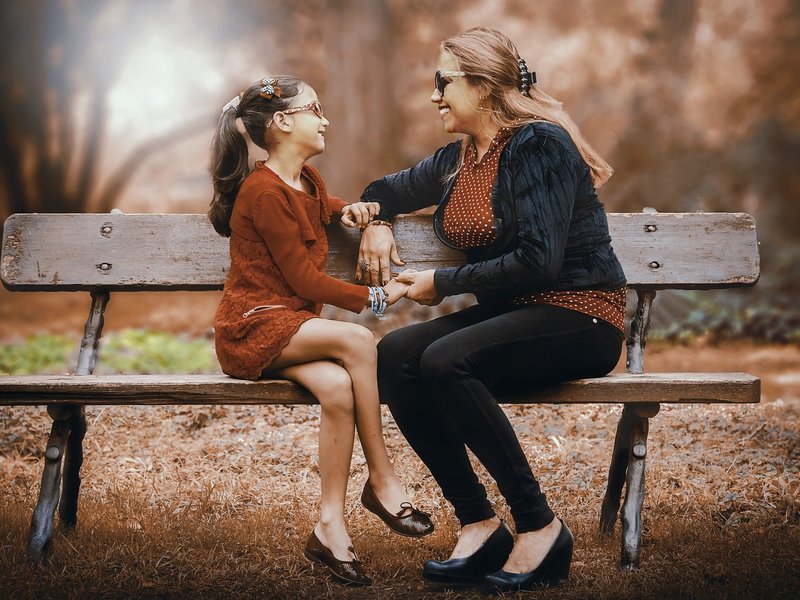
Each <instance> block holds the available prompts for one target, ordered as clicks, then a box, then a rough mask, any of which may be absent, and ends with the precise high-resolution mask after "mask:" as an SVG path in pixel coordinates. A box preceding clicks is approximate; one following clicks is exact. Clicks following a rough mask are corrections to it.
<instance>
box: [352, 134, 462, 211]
mask: <svg viewBox="0 0 800 600" xmlns="http://www.w3.org/2000/svg"><path fill="white" fill-rule="evenodd" d="M459 146H460V142H453V143H452V144H448V145H447V146H444V147H442V148H439V149H438V150H437V151H436V152H434V153H433V155H431V156H429V157H428V158H425V159H423V160H421V161H420V162H418V163H417V164H416V165H414V166H413V167H410V168H408V169H404V170H402V171H399V172H398V173H393V174H391V175H387V176H386V177H383V178H382V179H378V180H377V181H373V182H372V183H370V184H369V185H368V186H367V188H366V189H365V190H364V193H363V194H362V195H361V200H362V201H363V202H378V203H380V205H381V212H380V213H379V214H378V216H377V217H376V218H378V219H383V220H387V219H390V218H392V217H394V216H395V215H399V214H401V213H409V212H413V211H415V210H419V209H420V208H425V207H426V206H431V205H433V204H438V203H439V201H440V200H441V199H442V194H443V193H444V190H445V187H446V185H447V178H448V176H449V175H450V174H451V173H453V172H454V171H455V169H456V167H457V164H458V158H459V155H460V150H459Z"/></svg>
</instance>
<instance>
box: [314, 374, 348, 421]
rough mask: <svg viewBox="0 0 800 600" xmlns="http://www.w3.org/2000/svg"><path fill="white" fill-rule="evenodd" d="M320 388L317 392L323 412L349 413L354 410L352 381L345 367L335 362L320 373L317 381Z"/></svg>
mask: <svg viewBox="0 0 800 600" xmlns="http://www.w3.org/2000/svg"><path fill="white" fill-rule="evenodd" d="M317 384H318V386H319V389H320V390H324V391H321V392H318V393H317V400H319V403H320V406H321V407H322V410H323V411H325V412H335V413H347V414H351V413H353V411H354V410H355V399H354V397H353V381H352V379H350V374H349V373H348V372H347V370H346V369H344V368H343V367H340V366H339V365H336V364H331V368H329V369H326V372H325V373H324V374H322V375H321V377H320V379H319V380H318V381H317Z"/></svg>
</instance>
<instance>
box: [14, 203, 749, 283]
mask: <svg viewBox="0 0 800 600" xmlns="http://www.w3.org/2000/svg"><path fill="white" fill-rule="evenodd" d="M608 218H609V227H610V230H611V235H612V237H613V240H614V242H613V244H614V249H615V252H616V253H617V255H618V256H619V258H620V260H621V261H622V264H623V267H624V269H625V274H626V275H627V277H628V282H629V285H630V286H631V287H643V288H652V289H664V288H678V289H708V288H716V287H735V286H745V285H753V284H754V283H755V282H756V281H757V280H758V276H759V269H760V266H759V256H758V241H757V239H756V228H755V220H754V219H753V217H751V216H750V215H748V214H745V213H657V214H643V213H612V214H609V215H608ZM430 219H431V217H430V216H412V215H408V216H404V217H399V218H398V219H397V220H396V221H395V237H396V238H397V240H398V249H399V252H400V255H401V257H402V258H403V259H404V260H405V261H406V266H407V267H409V268H415V269H429V268H435V267H438V266H450V265H459V264H462V263H463V257H462V255H461V253H459V252H456V251H454V250H451V249H449V248H447V247H446V246H444V245H443V244H441V243H440V242H439V241H438V240H437V239H436V237H435V236H434V234H433V232H432V228H431V226H430ZM328 231H329V237H330V238H331V244H330V246H331V252H330V258H329V261H328V271H329V272H330V273H331V274H332V275H334V276H336V277H339V278H341V279H345V280H352V278H353V273H354V270H355V264H356V256H357V248H358V232H357V231H353V230H349V229H346V228H344V227H342V226H341V225H338V224H337V225H332V226H330V227H329V228H328ZM228 264H229V257H228V240H227V239H225V238H222V237H220V236H218V235H217V234H216V232H215V231H214V230H213V229H212V227H211V225H210V223H209V222H208V219H207V218H206V216H205V215H202V214H183V215H178V214H129V215H126V214H15V215H11V216H10V217H9V218H8V219H7V220H6V223H5V227H4V229H3V250H2V260H1V261H0V277H1V278H2V280H3V283H4V285H5V286H6V287H7V288H9V289H12V290H39V291H47V290H51V291H59V290H63V291H71V290H72V291H74V290H90V289H92V288H97V287H102V288H106V289H109V290H126V291H137V290H165V291H167V290H213V289H221V288H222V285H223V283H224V281H225V276H226V274H227V271H228Z"/></svg>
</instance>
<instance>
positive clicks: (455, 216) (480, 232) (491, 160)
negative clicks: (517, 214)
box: [442, 127, 514, 248]
mask: <svg viewBox="0 0 800 600" xmlns="http://www.w3.org/2000/svg"><path fill="white" fill-rule="evenodd" d="M513 133H514V130H513V129H509V128H505V127H504V128H502V129H501V130H500V131H499V132H498V133H497V135H496V136H494V139H493V140H492V142H491V144H489V149H488V150H487V151H486V154H484V155H483V158H482V159H481V160H480V162H478V160H477V151H476V150H475V145H474V144H467V150H466V152H465V154H464V164H463V165H462V167H461V170H460V171H459V172H458V179H457V180H456V184H455V185H454V186H453V193H452V194H451V195H450V200H449V201H448V203H447V206H445V208H444V219H443V221H442V224H443V225H444V234H445V235H446V236H447V239H448V240H450V242H451V243H452V244H453V245H454V246H458V247H460V248H479V247H481V246H488V245H489V244H491V243H492V242H494V237H495V232H494V229H493V227H492V225H493V224H494V213H493V211H492V187H493V186H494V180H495V179H497V165H498V163H499V161H500V153H501V152H502V151H503V148H505V146H506V143H508V140H509V139H511V135H512V134H513Z"/></svg>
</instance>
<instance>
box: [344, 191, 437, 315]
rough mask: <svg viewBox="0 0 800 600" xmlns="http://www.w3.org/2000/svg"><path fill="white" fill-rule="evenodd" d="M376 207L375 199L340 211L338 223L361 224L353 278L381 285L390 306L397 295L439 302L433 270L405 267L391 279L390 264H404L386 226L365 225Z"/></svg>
mask: <svg viewBox="0 0 800 600" xmlns="http://www.w3.org/2000/svg"><path fill="white" fill-rule="evenodd" d="M379 210H380V206H379V205H378V204H377V203H375V202H356V203H355V204H348V205H346V206H345V207H344V210H343V211H342V223H343V224H344V225H347V226H348V227H361V228H362V232H361V246H360V247H359V251H358V264H357V266H356V273H355V277H356V279H357V280H359V281H362V280H365V281H366V283H369V284H370V285H382V286H383V287H384V288H385V289H386V293H387V294H388V296H389V302H388V303H389V305H390V306H391V305H392V304H394V303H395V302H397V301H398V300H400V298H403V297H405V298H409V299H411V300H413V301H414V302H417V303H418V304H423V305H425V306H435V305H437V304H439V303H440V302H441V301H442V297H441V296H438V295H437V294H436V287H435V285H434V282H433V274H434V270H433V269H427V270H425V271H417V270H415V269H406V270H405V271H403V272H402V273H400V274H399V275H397V276H396V277H394V278H392V272H391V265H392V263H394V264H395V265H400V266H402V265H404V264H405V262H403V260H402V259H401V258H400V255H399V254H398V253H397V246H396V245H395V241H394V235H393V234H392V230H391V229H390V228H389V227H386V226H384V225H373V226H370V227H367V224H368V223H369V222H370V221H371V220H372V218H373V217H374V216H375V215H377V214H378V211H379Z"/></svg>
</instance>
